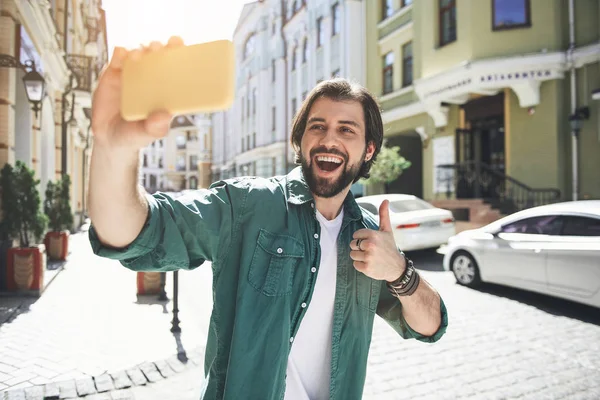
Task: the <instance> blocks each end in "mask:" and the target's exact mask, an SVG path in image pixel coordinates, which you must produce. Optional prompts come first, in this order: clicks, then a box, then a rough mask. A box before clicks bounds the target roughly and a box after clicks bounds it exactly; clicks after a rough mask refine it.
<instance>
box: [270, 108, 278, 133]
mask: <svg viewBox="0 0 600 400" xmlns="http://www.w3.org/2000/svg"><path fill="white" fill-rule="evenodd" d="M275 111H276V109H275V106H273V108H272V110H271V117H272V121H271V128H272V129H273V130H275V128H276V124H275V122H276V121H277V115H275Z"/></svg>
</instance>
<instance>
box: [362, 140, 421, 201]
mask: <svg viewBox="0 0 600 400" xmlns="http://www.w3.org/2000/svg"><path fill="white" fill-rule="evenodd" d="M411 164H412V163H411V162H410V161H408V160H407V159H406V158H404V157H403V156H402V155H401V154H400V147H399V146H393V147H388V146H387V140H385V141H384V142H383V145H382V146H381V150H380V152H379V155H378V156H377V160H376V161H375V163H373V166H372V167H371V170H370V174H371V176H370V177H369V179H362V180H361V182H362V183H363V184H364V185H376V184H383V187H384V192H385V193H389V192H390V189H389V184H390V183H392V182H394V181H395V180H396V179H398V178H399V177H400V175H402V172H403V171H404V170H405V169H408V168H410V166H411Z"/></svg>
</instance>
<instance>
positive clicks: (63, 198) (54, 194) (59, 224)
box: [44, 175, 73, 260]
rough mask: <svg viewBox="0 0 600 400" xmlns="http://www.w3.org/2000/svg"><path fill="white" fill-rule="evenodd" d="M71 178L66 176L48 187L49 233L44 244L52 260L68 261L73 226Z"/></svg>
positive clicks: (47, 214)
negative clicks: (70, 234) (70, 199)
mask: <svg viewBox="0 0 600 400" xmlns="http://www.w3.org/2000/svg"><path fill="white" fill-rule="evenodd" d="M70 188H71V178H69V175H65V176H63V177H62V179H59V180H58V181H57V182H56V183H54V182H52V181H50V182H48V185H47V186H46V198H45V200H44V213H45V214H46V216H47V217H48V227H49V229H50V230H49V232H48V233H46V237H45V238H44V244H45V245H46V251H47V253H48V257H49V258H50V259H52V260H66V259H67V255H68V254H69V233H70V229H71V227H72V226H73V214H72V213H71V204H70V201H69V198H70V196H71V190H70Z"/></svg>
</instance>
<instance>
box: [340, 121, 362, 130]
mask: <svg viewBox="0 0 600 400" xmlns="http://www.w3.org/2000/svg"><path fill="white" fill-rule="evenodd" d="M338 123H339V124H344V125H352V126H354V127H356V128H360V125H359V124H358V122H354V121H347V120H343V121H338Z"/></svg>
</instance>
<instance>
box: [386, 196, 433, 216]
mask: <svg viewBox="0 0 600 400" xmlns="http://www.w3.org/2000/svg"><path fill="white" fill-rule="evenodd" d="M432 208H435V207H433V206H432V205H431V204H429V203H428V202H426V201H424V200H421V199H407V200H396V201H392V202H390V210H391V211H392V212H395V213H403V212H408V211H421V210H429V209H432Z"/></svg>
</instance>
